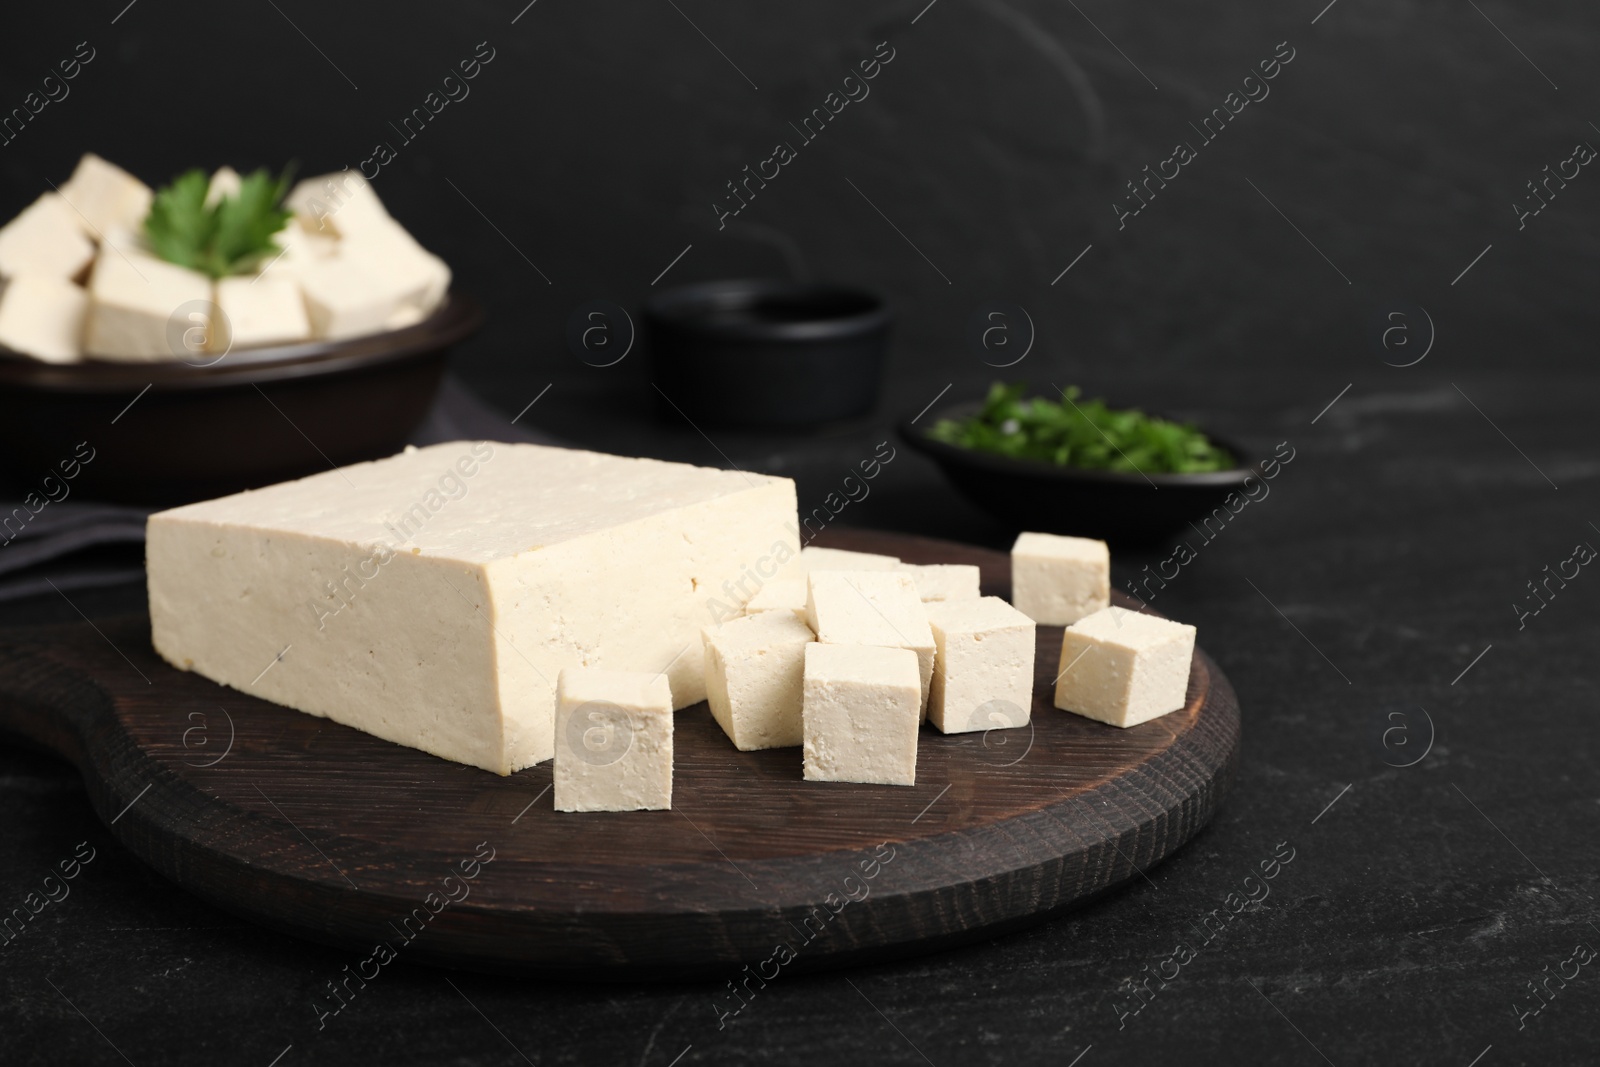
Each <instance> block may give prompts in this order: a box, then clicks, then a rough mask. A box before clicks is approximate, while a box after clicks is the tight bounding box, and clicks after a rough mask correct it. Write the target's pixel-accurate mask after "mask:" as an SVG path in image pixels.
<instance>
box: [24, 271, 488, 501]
mask: <svg viewBox="0 0 1600 1067" xmlns="http://www.w3.org/2000/svg"><path fill="white" fill-rule="evenodd" d="M482 321H483V309H482V308H481V307H480V306H479V304H478V302H477V301H475V300H473V299H472V298H471V297H467V296H463V295H461V294H459V293H452V294H450V296H449V298H448V299H447V300H446V301H445V303H444V304H443V305H442V306H441V307H440V308H439V309H438V310H437V311H435V312H434V313H433V314H432V315H430V316H429V317H428V318H427V319H424V320H423V321H422V322H419V323H417V324H416V325H414V326H408V327H406V328H405V329H401V330H391V331H389V332H387V333H380V334H371V335H369V336H365V337H353V338H349V339H347V340H342V341H311V342H307V343H304V344H294V345H271V346H263V347H260V348H249V349H239V350H237V351H233V352H229V353H228V354H227V355H226V356H224V357H223V358H221V359H220V360H219V361H217V362H216V363H214V364H212V365H210V366H197V365H191V364H189V363H185V362H182V361H172V362H161V363H111V362H102V361H94V360H91V361H87V362H84V363H75V364H70V365H52V364H48V363H39V362H35V361H33V360H29V359H23V358H16V357H4V358H0V475H3V476H4V480H5V482H6V483H8V484H7V486H6V487H5V490H0V491H6V492H7V495H12V496H14V497H15V498H18V499H20V498H21V496H22V494H23V493H25V492H27V491H28V490H30V489H32V490H35V491H39V492H40V494H41V496H43V495H44V492H43V490H41V489H40V485H41V482H42V480H43V479H44V478H45V477H46V476H48V475H55V476H56V478H57V479H59V477H60V472H61V471H62V470H65V469H70V467H69V468H64V467H62V463H63V462H64V461H66V462H68V463H72V461H74V460H81V459H82V457H83V456H85V455H89V454H91V450H92V455H93V458H92V459H91V460H89V462H87V463H76V464H73V465H74V466H77V471H76V477H74V478H73V479H72V480H71V482H70V483H69V484H68V489H69V491H70V493H71V495H72V496H73V497H77V498H83V499H99V500H113V501H124V502H129V503H141V504H175V503H182V502H185V501H190V500H202V499H205V498H207V497H212V496H219V495H222V494H225V493H231V492H236V491H238V490H240V489H248V488H252V487H256V486H262V485H269V484H271V483H273V482H278V481H283V480H284V479H286V478H295V477H300V476H302V475H306V474H311V473H314V472H316V471H319V470H326V469H328V468H329V467H330V466H336V465H342V464H345V463H352V462H356V461H358V460H364V459H376V458H378V457H380V456H384V455H388V454H391V453H393V452H397V451H399V450H400V448H401V447H402V446H403V445H404V444H405V442H406V437H407V435H408V434H409V433H410V432H411V431H412V430H413V429H415V428H416V426H417V424H418V423H420V422H421V421H422V418H423V416H424V415H425V414H426V413H427V411H428V408H429V406H430V405H431V404H432V402H433V396H434V393H435V392H436V391H437V389H438V386H439V379H440V377H441V375H442V374H443V373H444V366H445V361H446V357H447V356H448V354H449V351H450V348H451V346H452V345H454V344H456V343H457V342H459V341H461V340H462V339H463V338H465V337H467V336H468V335H470V334H472V333H473V332H474V331H475V330H476V329H477V328H478V326H479V324H480V323H482ZM51 484H52V485H56V484H57V482H56V481H53V482H52V483H51ZM54 492H55V493H56V494H58V495H59V493H60V489H59V488H56V489H55V490H54Z"/></svg>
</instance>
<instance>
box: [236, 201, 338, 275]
mask: <svg viewBox="0 0 1600 1067" xmlns="http://www.w3.org/2000/svg"><path fill="white" fill-rule="evenodd" d="M272 240H273V243H274V244H276V245H277V246H278V247H279V248H280V249H282V251H280V252H277V253H273V254H271V255H268V256H267V257H265V258H264V259H263V260H262V261H261V263H260V266H259V267H258V268H257V270H256V274H257V275H258V276H259V277H263V278H277V279H282V280H287V281H295V280H298V278H299V277H300V275H301V274H303V273H305V271H306V270H307V269H308V268H310V267H312V266H315V265H316V264H319V263H325V262H327V261H328V260H330V259H332V258H333V257H334V256H336V255H337V254H338V250H339V241H338V239H337V238H334V237H324V236H320V235H318V234H314V233H311V232H310V231H308V230H306V229H305V228H304V227H303V226H302V225H301V224H300V219H299V217H298V216H296V217H294V218H291V219H290V220H289V221H288V223H287V224H286V225H285V226H284V227H283V229H281V230H279V231H278V232H277V233H275V234H273V235H272Z"/></svg>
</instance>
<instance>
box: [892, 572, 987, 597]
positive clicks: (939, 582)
mask: <svg viewBox="0 0 1600 1067" xmlns="http://www.w3.org/2000/svg"><path fill="white" fill-rule="evenodd" d="M895 569H896V570H901V571H905V572H906V573H907V574H909V575H911V578H912V580H913V581H915V582H916V583H917V595H918V596H920V597H921V598H922V600H923V602H924V603H928V602H931V601H936V600H976V599H978V598H979V597H980V596H982V595H983V593H982V592H980V591H979V589H978V583H979V579H980V578H981V575H980V573H979V571H978V568H977V566H976V565H975V564H971V563H902V564H900V566H899V567H897V568H895Z"/></svg>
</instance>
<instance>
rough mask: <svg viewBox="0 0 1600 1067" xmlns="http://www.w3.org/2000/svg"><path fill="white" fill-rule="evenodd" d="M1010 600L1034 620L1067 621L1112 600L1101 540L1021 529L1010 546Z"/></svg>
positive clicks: (1057, 623)
mask: <svg viewBox="0 0 1600 1067" xmlns="http://www.w3.org/2000/svg"><path fill="white" fill-rule="evenodd" d="M1011 603H1013V604H1015V605H1016V606H1017V610H1019V611H1021V612H1022V613H1023V614H1024V615H1026V616H1028V617H1029V618H1030V619H1032V620H1033V621H1034V622H1037V623H1041V624H1043V625H1045V626H1070V625H1071V624H1073V623H1075V622H1077V621H1078V620H1079V619H1081V618H1083V617H1084V616H1086V615H1092V614H1094V613H1095V612H1097V611H1101V610H1103V609H1104V608H1106V607H1107V606H1109V605H1110V603H1111V551H1110V550H1109V549H1108V548H1107V547H1106V543H1105V542H1104V541H1092V540H1090V539H1088V538H1085V537H1062V536H1060V535H1059V534H1047V533H1024V534H1018V535H1017V541H1016V543H1015V544H1014V545H1012V546H1011Z"/></svg>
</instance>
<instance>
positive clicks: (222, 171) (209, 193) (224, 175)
mask: <svg viewBox="0 0 1600 1067" xmlns="http://www.w3.org/2000/svg"><path fill="white" fill-rule="evenodd" d="M243 184H244V179H242V178H240V177H239V172H238V171H236V170H234V169H233V168H232V167H219V168H218V169H217V170H216V172H215V173H213V174H212V175H211V183H210V184H209V185H207V186H206V207H215V206H216V205H217V204H218V203H219V202H220V201H221V200H222V198H223V197H225V196H232V197H237V196H238V195H239V189H240V188H241V186H243Z"/></svg>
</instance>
